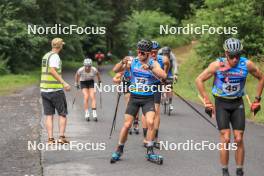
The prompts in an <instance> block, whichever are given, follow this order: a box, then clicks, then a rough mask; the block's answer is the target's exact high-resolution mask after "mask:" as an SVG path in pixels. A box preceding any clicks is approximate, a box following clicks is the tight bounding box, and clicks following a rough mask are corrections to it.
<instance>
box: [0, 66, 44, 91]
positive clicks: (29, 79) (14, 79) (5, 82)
mask: <svg viewBox="0 0 264 176" xmlns="http://www.w3.org/2000/svg"><path fill="white" fill-rule="evenodd" d="M39 78H40V72H37V71H33V72H29V73H26V74H9V75H4V76H1V77H0V95H8V94H11V93H13V92H15V91H18V90H21V89H23V88H25V87H27V86H30V85H33V84H37V83H39Z"/></svg>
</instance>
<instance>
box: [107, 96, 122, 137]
mask: <svg viewBox="0 0 264 176" xmlns="http://www.w3.org/2000/svg"><path fill="white" fill-rule="evenodd" d="M120 97H121V93H120V92H118V94H117V102H116V108H115V114H114V118H113V122H112V127H111V131H110V135H109V139H111V136H112V133H113V129H114V128H115V124H116V115H117V109H118V104H119V100H120Z"/></svg>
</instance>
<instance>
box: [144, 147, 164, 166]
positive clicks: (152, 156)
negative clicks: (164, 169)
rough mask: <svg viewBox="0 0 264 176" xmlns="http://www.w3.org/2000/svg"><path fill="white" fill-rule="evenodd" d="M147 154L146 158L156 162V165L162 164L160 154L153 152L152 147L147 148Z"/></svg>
mask: <svg viewBox="0 0 264 176" xmlns="http://www.w3.org/2000/svg"><path fill="white" fill-rule="evenodd" d="M147 150H148V151H147V155H146V159H147V160H148V161H150V162H152V163H156V164H158V165H162V164H163V157H162V156H161V155H158V154H155V153H154V151H153V147H149V146H148V149H147Z"/></svg>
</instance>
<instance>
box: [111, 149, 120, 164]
mask: <svg viewBox="0 0 264 176" xmlns="http://www.w3.org/2000/svg"><path fill="white" fill-rule="evenodd" d="M121 156H122V153H120V152H118V151H116V152H114V153H113V154H112V158H111V160H110V163H111V164H113V163H115V162H117V161H119V160H120V157H121Z"/></svg>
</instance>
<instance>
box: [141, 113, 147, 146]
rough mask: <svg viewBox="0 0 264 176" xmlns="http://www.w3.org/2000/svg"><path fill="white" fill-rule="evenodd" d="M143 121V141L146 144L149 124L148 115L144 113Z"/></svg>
mask: <svg viewBox="0 0 264 176" xmlns="http://www.w3.org/2000/svg"><path fill="white" fill-rule="evenodd" d="M141 123H142V129H143V137H144V139H143V143H144V144H146V143H147V132H148V126H147V121H146V117H145V116H144V114H142V116H141Z"/></svg>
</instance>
